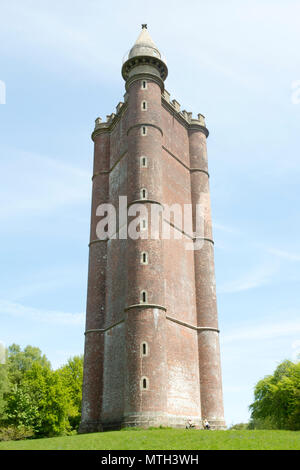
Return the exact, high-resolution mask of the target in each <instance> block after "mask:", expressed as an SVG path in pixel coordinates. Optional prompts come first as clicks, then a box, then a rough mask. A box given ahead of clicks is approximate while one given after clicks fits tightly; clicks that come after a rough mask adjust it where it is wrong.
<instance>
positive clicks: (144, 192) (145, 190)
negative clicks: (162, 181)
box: [141, 188, 148, 199]
mask: <svg viewBox="0 0 300 470" xmlns="http://www.w3.org/2000/svg"><path fill="white" fill-rule="evenodd" d="M147 196H148V192H147V189H145V188H143V189H141V198H142V199H147Z"/></svg>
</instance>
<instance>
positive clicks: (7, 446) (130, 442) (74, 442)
mask: <svg viewBox="0 0 300 470" xmlns="http://www.w3.org/2000/svg"><path fill="white" fill-rule="evenodd" d="M174 449H176V450H202V449H203V450H223V449H224V450H229V449H232V450H238V449H239V450H248V449H249V450H276V449H283V450H292V449H300V431H269V430H268V431H267V430H265V431H263V430H257V431H246V430H241V431H236V430H229V431H211V430H210V431H204V430H186V429H169V428H165V429H154V428H152V429H147V430H145V429H123V430H121V431H110V432H104V433H94V434H78V435H74V436H63V437H52V438H44V439H28V440H23V441H7V442H0V450H174Z"/></svg>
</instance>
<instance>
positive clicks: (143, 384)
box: [140, 377, 149, 390]
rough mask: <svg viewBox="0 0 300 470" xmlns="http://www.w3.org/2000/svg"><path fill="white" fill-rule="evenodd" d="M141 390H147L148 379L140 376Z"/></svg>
mask: <svg viewBox="0 0 300 470" xmlns="http://www.w3.org/2000/svg"><path fill="white" fill-rule="evenodd" d="M140 387H141V390H149V379H148V378H147V377H142V378H141V381H140Z"/></svg>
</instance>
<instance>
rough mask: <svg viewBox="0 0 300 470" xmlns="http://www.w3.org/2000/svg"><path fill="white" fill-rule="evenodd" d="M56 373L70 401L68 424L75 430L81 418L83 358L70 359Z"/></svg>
mask: <svg viewBox="0 0 300 470" xmlns="http://www.w3.org/2000/svg"><path fill="white" fill-rule="evenodd" d="M57 372H58V373H59V374H60V377H61V379H62V381H63V384H64V387H65V389H66V393H67V394H68V397H69V399H70V408H69V413H70V414H69V422H70V424H71V426H72V428H73V429H77V428H78V426H79V422H80V417H81V400H82V379H83V356H74V357H72V358H70V359H69V360H68V362H67V364H65V365H64V366H63V367H61V368H60V369H58V371H57Z"/></svg>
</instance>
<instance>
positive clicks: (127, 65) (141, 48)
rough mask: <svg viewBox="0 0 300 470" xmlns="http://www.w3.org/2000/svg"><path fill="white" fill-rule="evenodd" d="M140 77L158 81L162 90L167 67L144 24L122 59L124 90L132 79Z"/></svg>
mask: <svg viewBox="0 0 300 470" xmlns="http://www.w3.org/2000/svg"><path fill="white" fill-rule="evenodd" d="M141 75H143V76H147V77H149V78H150V77H151V78H152V79H153V80H156V81H158V83H159V85H160V87H161V89H162V90H163V89H164V81H165V79H166V78H167V75H168V67H167V64H166V61H165V59H164V57H163V56H162V54H161V53H160V51H159V49H158V47H157V46H156V45H155V43H154V42H153V40H152V38H151V36H150V34H149V32H148V29H147V25H146V24H144V25H142V31H141V32H140V34H139V36H138V38H137V40H136V41H135V43H134V45H133V47H132V48H131V49H130V51H129V52H128V53H127V54H126V56H125V58H124V59H123V66H122V77H123V78H124V80H125V81H126V89H127V86H128V85H129V83H130V81H131V79H132V78H133V77H135V79H136V78H138V76H141Z"/></svg>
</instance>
